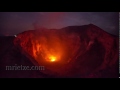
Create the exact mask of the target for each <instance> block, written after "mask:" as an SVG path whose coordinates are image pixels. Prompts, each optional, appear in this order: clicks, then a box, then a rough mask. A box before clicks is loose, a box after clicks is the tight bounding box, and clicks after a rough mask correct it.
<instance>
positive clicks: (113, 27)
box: [0, 12, 119, 36]
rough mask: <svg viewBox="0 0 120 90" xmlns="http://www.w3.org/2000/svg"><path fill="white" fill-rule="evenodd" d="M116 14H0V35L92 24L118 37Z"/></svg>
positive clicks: (117, 18)
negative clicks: (43, 28) (41, 28)
mask: <svg viewBox="0 0 120 90" xmlns="http://www.w3.org/2000/svg"><path fill="white" fill-rule="evenodd" d="M118 14H119V13H118V12H0V35H5V36H6V35H7V36H8V35H15V34H18V33H20V32H23V31H26V30H32V29H36V28H40V27H45V28H48V29H52V28H54V29H60V28H63V27H66V26H74V25H77V26H78V25H86V24H90V23H92V24H94V25H97V26H99V27H100V28H102V29H103V30H105V31H107V32H109V33H111V34H114V35H117V36H118V32H119V23H118V22H119V17H118V16H119V15H118Z"/></svg>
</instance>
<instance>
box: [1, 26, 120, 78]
mask: <svg viewBox="0 0 120 90" xmlns="http://www.w3.org/2000/svg"><path fill="white" fill-rule="evenodd" d="M8 39H10V37H8ZM2 40H3V41H5V40H6V39H5V38H3V39H1V40H0V41H2ZM6 41H8V42H9V43H11V44H10V45H9V44H8V42H7V43H6V42H5V43H4V44H5V45H6V44H8V46H10V47H11V48H9V49H7V53H5V54H4V55H2V53H1V61H0V62H1V65H0V66H1V68H2V69H1V71H0V72H1V75H0V76H1V77H28V78H29V77H31V78H48V77H66V78H67V77H68V78H69V77H72V78H73V77H75V78H76V77H79V78H112V77H118V69H119V66H118V62H119V60H118V53H119V51H118V50H119V49H118V42H119V41H118V37H116V36H113V35H110V34H109V33H107V32H105V31H104V30H102V29H100V28H99V27H97V26H95V25H93V24H90V25H84V26H69V27H65V28H62V29H59V30H55V29H52V30H48V29H40V30H29V31H25V32H23V33H20V34H18V35H17V37H16V38H15V37H11V39H10V40H6ZM4 44H3V45H2V46H1V50H2V49H3V51H4V52H5V51H6V49H4V47H5V45H4ZM6 46H7V45H6ZM52 59H53V60H55V61H54V62H52V61H51V60H52ZM15 64H17V65H25V66H44V67H45V69H44V70H31V71H30V70H16V71H15V70H12V71H11V70H9V71H8V70H5V66H6V65H15ZM8 73H10V74H8ZM21 73H22V74H21Z"/></svg>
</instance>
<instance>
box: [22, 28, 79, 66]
mask: <svg viewBox="0 0 120 90" xmlns="http://www.w3.org/2000/svg"><path fill="white" fill-rule="evenodd" d="M24 43H25V44H26V42H24ZM29 43H30V41H29ZM31 45H32V47H31V46H30V47H29V48H30V49H32V52H31V51H30V49H28V50H29V51H28V53H30V54H31V56H32V57H33V58H34V59H35V60H36V61H37V62H38V63H40V64H41V63H43V62H45V63H47V62H60V63H61V62H64V61H65V62H67V61H69V60H71V58H72V57H73V56H74V55H75V54H76V52H77V50H78V48H79V46H80V43H79V37H78V36H77V35H76V34H74V33H73V34H67V33H66V32H64V31H57V30H40V31H38V32H36V33H35V35H31ZM21 46H22V45H21ZM25 49H26V48H25ZM46 61H47V62H46Z"/></svg>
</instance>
